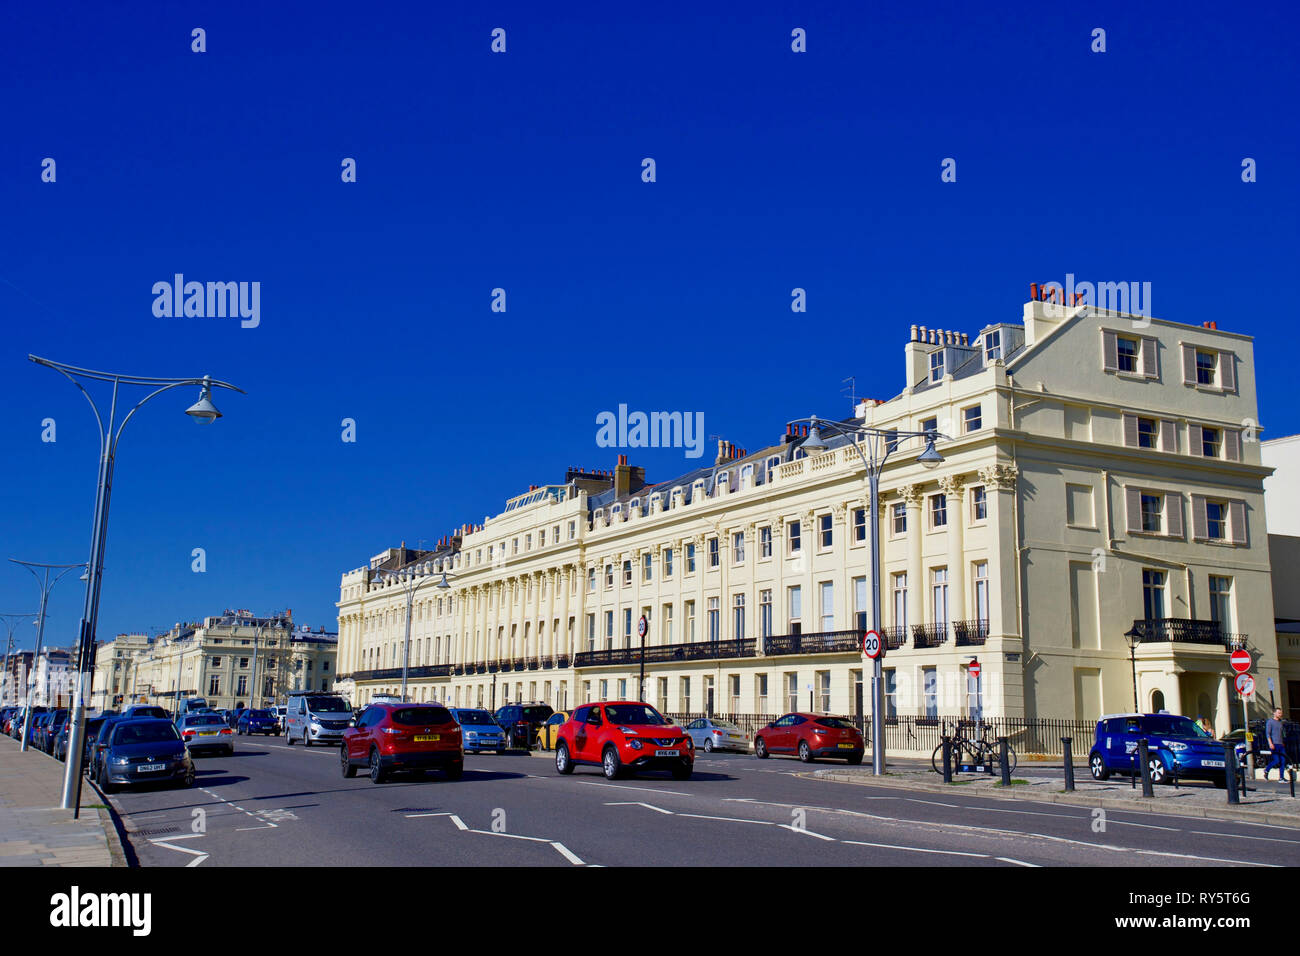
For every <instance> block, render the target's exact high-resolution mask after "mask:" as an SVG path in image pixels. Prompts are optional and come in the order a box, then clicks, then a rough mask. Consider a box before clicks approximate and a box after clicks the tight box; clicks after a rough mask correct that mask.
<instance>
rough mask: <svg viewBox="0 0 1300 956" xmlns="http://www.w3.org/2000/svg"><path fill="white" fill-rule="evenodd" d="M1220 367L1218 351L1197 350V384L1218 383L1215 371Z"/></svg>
mask: <svg viewBox="0 0 1300 956" xmlns="http://www.w3.org/2000/svg"><path fill="white" fill-rule="evenodd" d="M1218 367H1219V353H1218V352H1204V351H1201V350H1200V349H1197V350H1196V384H1197V385H1217V384H1218V382H1217V381H1216V379H1215V373H1216V372H1217V370H1218Z"/></svg>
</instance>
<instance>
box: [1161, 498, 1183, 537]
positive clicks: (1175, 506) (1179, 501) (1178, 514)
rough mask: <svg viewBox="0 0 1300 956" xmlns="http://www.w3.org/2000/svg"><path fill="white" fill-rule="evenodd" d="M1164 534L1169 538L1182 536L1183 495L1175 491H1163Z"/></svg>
mask: <svg viewBox="0 0 1300 956" xmlns="http://www.w3.org/2000/svg"><path fill="white" fill-rule="evenodd" d="M1165 534H1167V535H1169V537H1171V538H1181V537H1182V536H1183V496H1182V495H1180V494H1178V493H1177V492H1166V493H1165Z"/></svg>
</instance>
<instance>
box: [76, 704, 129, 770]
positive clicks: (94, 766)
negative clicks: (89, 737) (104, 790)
mask: <svg viewBox="0 0 1300 956" xmlns="http://www.w3.org/2000/svg"><path fill="white" fill-rule="evenodd" d="M126 719H127V718H126V717H109V718H108V719H107V720H105V721H104V722H103V723H102V724H100V725H99V734H98V735H97V736H96V737H95V740H94V742H93V743H91V744H89V745H88V748H87V749H88V754H87V759H86V761H85V767H84V769H85V771H86V776H87V777H90V778H92V779H94V780H98V779H99V766H100V763H101V762H102V761H103V759H104V751H105V750H107V749H108V741H109V739H110V738H111V737H112V736H113V728H114V727H115V726H117V725H118V724H120V723H122V721H124V720H126Z"/></svg>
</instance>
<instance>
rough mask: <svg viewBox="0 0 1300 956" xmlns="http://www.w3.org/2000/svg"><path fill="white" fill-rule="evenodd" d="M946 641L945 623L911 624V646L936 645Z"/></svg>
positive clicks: (946, 627)
mask: <svg viewBox="0 0 1300 956" xmlns="http://www.w3.org/2000/svg"><path fill="white" fill-rule="evenodd" d="M946 643H948V625H947V624H913V625H912V646H913V647H938V646H940V645H941V644H946Z"/></svg>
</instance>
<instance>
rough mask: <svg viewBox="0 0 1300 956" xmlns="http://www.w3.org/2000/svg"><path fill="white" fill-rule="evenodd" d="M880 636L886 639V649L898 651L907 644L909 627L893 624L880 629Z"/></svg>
mask: <svg viewBox="0 0 1300 956" xmlns="http://www.w3.org/2000/svg"><path fill="white" fill-rule="evenodd" d="M880 636H881V637H883V638H884V639H885V647H886V648H887V649H889V650H891V651H896V650H898V649H899V648H900V647H902V646H903V645H904V644H906V643H907V625H906V624H891V625H890V626H889V627H883V628H881V629H880Z"/></svg>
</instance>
